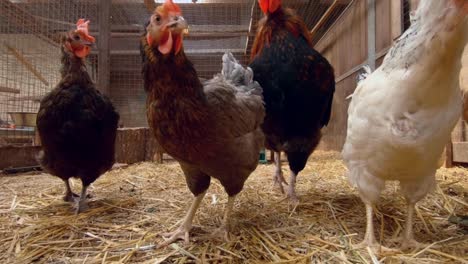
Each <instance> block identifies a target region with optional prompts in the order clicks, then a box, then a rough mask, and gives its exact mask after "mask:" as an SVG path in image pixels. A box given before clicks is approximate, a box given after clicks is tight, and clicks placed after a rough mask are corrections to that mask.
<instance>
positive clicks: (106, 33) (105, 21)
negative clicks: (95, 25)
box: [98, 0, 111, 94]
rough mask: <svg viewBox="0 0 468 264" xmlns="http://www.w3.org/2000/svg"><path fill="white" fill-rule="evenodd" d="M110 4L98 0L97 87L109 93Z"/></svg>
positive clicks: (109, 2)
mask: <svg viewBox="0 0 468 264" xmlns="http://www.w3.org/2000/svg"><path fill="white" fill-rule="evenodd" d="M110 6H111V0H101V1H99V11H98V14H99V41H98V52H99V53H98V89H99V90H100V91H101V92H102V93H103V94H109V84H110V49H109V46H110Z"/></svg>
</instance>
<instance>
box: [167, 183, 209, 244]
mask: <svg viewBox="0 0 468 264" xmlns="http://www.w3.org/2000/svg"><path fill="white" fill-rule="evenodd" d="M205 194H206V191H204V192H203V193H201V194H199V195H198V196H196V197H195V198H194V200H193V202H192V205H191V206H190V208H189V210H188V211H187V214H186V215H185V218H184V220H183V221H182V224H181V225H180V226H179V227H178V228H177V229H176V230H174V231H173V232H168V233H163V234H161V235H162V236H163V238H165V239H166V238H167V239H166V240H165V241H164V242H163V243H161V244H159V246H158V248H161V247H166V246H168V245H169V244H171V243H173V242H175V241H177V240H179V239H181V240H184V242H185V243H186V244H188V243H189V238H190V234H189V232H190V229H192V221H193V217H194V216H195V213H196V212H197V209H198V207H200V203H201V201H202V200H203V197H205Z"/></svg>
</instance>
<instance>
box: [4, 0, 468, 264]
mask: <svg viewBox="0 0 468 264" xmlns="http://www.w3.org/2000/svg"><path fill="white" fill-rule="evenodd" d="M162 2H163V1H162V0H101V1H97V0H0V189H1V191H0V192H1V195H0V196H1V197H0V226H1V228H0V241H1V243H0V251H1V252H2V253H0V262H2V263H32V262H35V263H36V262H37V263H323V262H326V263H380V262H382V263H441V262H442V263H466V262H467V261H468V258H467V257H466V256H467V252H466V251H467V248H468V237H467V236H466V234H467V224H466V223H465V222H462V221H461V220H458V219H457V215H462V216H463V215H464V216H466V215H467V214H468V200H467V197H468V189H467V188H468V178H467V177H466V176H467V175H468V171H467V170H466V169H465V168H464V167H463V166H464V165H465V164H466V163H468V155H467V154H465V153H468V149H467V148H468V145H467V144H466V142H465V141H466V137H467V135H468V134H467V132H466V128H465V123H464V122H463V121H462V120H460V122H459V123H458V124H457V126H456V127H455V129H454V131H453V133H452V140H451V141H450V142H447V147H446V151H445V153H444V157H443V160H444V162H443V164H444V166H443V167H444V168H441V169H439V170H438V172H437V181H438V187H437V189H436V190H435V191H434V193H433V194H430V195H429V196H428V197H427V198H426V199H425V200H424V201H423V202H422V203H421V204H420V205H419V207H418V211H417V214H418V217H417V219H416V220H415V232H416V233H417V234H418V235H417V236H418V237H417V238H418V239H420V240H421V241H423V242H427V243H428V244H427V247H426V248H423V249H421V250H418V251H413V252H409V253H408V252H393V253H389V254H387V255H379V256H376V255H374V254H373V253H372V252H370V251H368V250H366V249H364V250H357V249H354V248H353V246H352V241H357V240H359V239H361V237H362V235H363V230H364V229H365V208H364V206H363V205H362V202H361V200H360V199H359V195H358V194H357V192H356V191H355V190H353V189H352V188H351V187H350V186H349V185H348V183H347V179H346V169H345V166H344V165H343V162H342V161H341V156H340V154H339V152H340V151H341V149H342V146H343V144H344V141H345V137H346V126H347V109H348V104H349V100H348V99H347V98H348V96H349V95H350V94H352V93H353V91H354V89H355V88H356V77H357V75H358V74H359V73H360V69H361V67H362V66H364V65H370V66H371V68H372V69H375V68H376V67H378V66H379V65H380V64H381V63H382V61H383V58H384V57H385V55H386V54H387V52H388V51H389V49H390V47H391V45H392V44H393V42H394V40H395V39H397V38H398V37H399V36H400V35H401V34H402V33H403V32H404V30H405V29H407V28H408V27H409V23H410V11H412V10H414V9H415V8H416V6H417V3H418V2H419V1H417V0H398V1H394V0H284V1H283V5H284V6H287V7H289V8H292V9H294V10H296V12H297V14H299V15H300V16H301V17H302V18H303V19H304V21H305V23H306V25H307V27H308V29H310V31H311V34H312V40H313V44H314V47H315V49H316V50H318V51H319V52H320V53H322V54H323V55H324V56H325V57H326V58H327V59H328V60H329V61H330V63H331V64H332V66H333V67H334V70H335V77H336V80H335V81H336V92H335V97H334V102H333V103H334V105H333V111H332V120H331V121H330V124H329V126H327V127H326V128H324V130H323V133H324V137H323V139H322V142H321V144H320V146H319V150H318V151H316V152H315V153H314V154H313V155H312V156H311V157H310V160H309V163H308V164H307V166H306V169H305V170H304V172H303V173H302V175H301V176H300V177H299V178H298V183H297V185H298V194H299V196H300V198H301V203H300V204H299V205H291V204H289V203H288V201H287V200H285V199H284V195H282V194H281V193H279V192H278V191H277V190H275V189H274V188H273V187H270V183H271V176H272V175H273V171H274V167H273V164H271V163H270V162H271V161H272V158H271V157H270V156H271V155H267V157H266V158H265V160H264V161H265V164H261V165H260V166H259V168H258V169H257V170H256V171H255V172H254V174H253V175H252V176H251V178H249V180H248V182H247V183H246V188H245V190H244V191H243V192H242V194H241V197H240V198H239V201H238V202H237V203H236V206H235V208H236V212H235V215H236V218H237V219H241V220H237V221H236V222H235V226H236V229H235V231H234V237H233V239H232V240H231V241H229V242H224V241H219V240H217V239H213V238H211V237H209V233H210V230H211V229H214V228H215V227H217V226H218V225H219V223H220V222H221V218H222V212H223V211H222V209H223V205H224V204H225V203H226V201H227V197H226V195H225V193H224V192H223V189H222V186H221V185H219V184H218V183H216V182H213V184H212V187H211V188H210V190H209V193H208V194H207V197H206V198H205V201H204V202H203V203H202V208H201V209H200V210H199V212H198V214H197V217H196V220H195V221H196V223H195V232H194V235H193V236H194V238H195V242H192V243H191V244H189V245H185V244H183V243H182V242H181V243H178V244H171V246H170V247H167V248H163V249H159V248H157V244H158V243H160V242H161V241H163V240H162V238H160V236H159V234H160V233H161V232H162V231H167V230H169V229H171V228H173V227H174V226H175V224H176V222H177V221H178V220H179V219H180V218H181V217H182V216H183V215H184V213H185V209H186V208H187V207H188V206H189V201H190V199H191V193H190V192H189V191H188V190H187V188H186V186H185V180H184V177H183V173H182V171H181V170H180V168H179V166H178V164H177V162H175V161H174V160H173V159H172V158H171V157H170V156H168V155H164V159H163V161H162V163H161V164H160V163H159V162H154V159H155V156H154V154H155V153H157V152H158V149H157V148H158V147H157V144H156V143H155V141H154V138H153V135H152V133H151V132H150V130H149V128H148V124H147V117H146V105H145V103H146V94H145V91H144V89H143V79H142V75H141V67H142V63H141V57H140V51H139V42H140V38H141V36H142V33H143V27H144V25H145V23H146V22H147V21H148V18H149V16H150V14H151V13H152V11H153V10H154V8H155V7H156V6H157V5H159V4H161V3H162ZM174 2H176V3H178V4H179V5H180V7H181V9H182V12H183V14H184V18H185V19H186V20H187V21H188V23H189V25H190V27H189V32H188V34H187V35H186V36H185V40H184V48H185V52H186V53H187V54H188V57H189V59H190V60H192V62H193V63H194V65H195V68H196V70H197V72H198V74H199V77H200V78H201V79H209V78H212V77H213V75H214V74H216V73H219V72H220V70H221V57H222V55H223V54H224V53H225V52H226V51H230V52H232V53H233V54H234V56H235V57H236V58H237V59H238V60H239V61H240V62H241V63H242V64H244V65H247V64H248V63H249V57H250V52H251V48H252V44H253V41H254V38H255V32H256V30H257V23H258V21H259V20H260V19H261V18H262V16H263V14H262V12H261V10H260V8H259V5H258V2H257V0H174ZM78 18H86V19H89V20H91V25H90V34H91V35H92V36H94V37H95V38H96V39H97V43H96V46H95V47H94V48H93V51H92V53H91V55H90V56H88V58H87V60H86V64H87V70H88V72H89V73H90V75H91V77H92V79H93V81H94V82H95V83H96V85H97V87H98V89H99V90H100V91H101V92H102V93H104V94H106V95H108V96H109V98H110V99H111V100H112V102H113V104H114V105H115V107H116V109H117V110H118V112H119V114H120V123H119V127H120V128H119V130H118V135H117V142H116V159H117V163H118V166H116V167H115V169H113V170H112V171H110V172H108V173H106V174H105V175H104V176H102V177H101V178H100V179H99V180H98V181H97V182H96V183H95V184H94V185H93V190H92V191H91V195H92V197H91V203H90V207H91V209H90V210H89V211H88V212H86V213H84V214H81V215H79V216H75V215H74V214H73V212H71V211H70V209H69V208H68V207H67V206H66V204H65V203H64V202H63V201H62V200H61V199H60V195H61V191H62V187H63V186H62V185H63V184H62V182H61V181H60V180H57V179H56V178H54V177H52V176H50V175H47V174H46V173H44V172H41V171H40V170H39V168H38V164H37V161H36V156H37V154H38V152H39V151H40V149H41V143H40V141H39V140H38V137H37V133H36V128H35V125H36V115H37V111H38V109H39V104H40V101H41V100H42V98H43V97H44V96H45V95H46V94H47V93H48V92H49V91H51V90H52V89H53V88H54V87H55V86H56V84H57V83H58V82H59V80H60V72H59V69H60V45H61V44H60V37H61V35H62V34H63V33H64V32H66V31H68V30H70V29H72V28H74V27H75V22H76V20H77V19H78ZM465 54H466V55H465V57H466V59H465V60H466V61H467V63H466V65H467V67H468V54H467V52H465ZM286 162H287V160H286V159H284V160H283V163H285V164H286ZM441 164H442V163H441ZM284 167H285V169H286V168H287V166H284ZM285 173H286V170H285ZM79 185H80V184H79V183H78V182H74V183H73V184H72V187H73V188H79ZM388 189H390V191H387V192H385V193H384V195H383V198H382V203H380V204H379V205H378V213H377V217H376V223H378V224H379V225H380V224H382V227H381V230H380V234H381V239H382V238H384V237H385V238H386V239H388V238H396V237H397V236H398V235H399V234H400V233H401V229H402V226H403V225H404V214H403V212H404V211H405V205H404V202H403V201H402V199H401V198H399V197H396V196H395V195H394V193H395V190H396V189H397V185H394V184H392V185H390V187H389V188H388ZM213 216H216V217H213ZM464 221H466V220H464ZM383 223H386V224H385V225H383ZM434 241H435V242H434ZM431 243H432V244H431ZM379 261H380V262H379Z"/></svg>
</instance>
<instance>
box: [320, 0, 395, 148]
mask: <svg viewBox="0 0 468 264" xmlns="http://www.w3.org/2000/svg"><path fill="white" fill-rule="evenodd" d="M367 9H368V8H367V1H366V0H357V1H354V2H353V3H352V4H351V5H350V6H349V7H348V9H347V10H346V11H345V12H344V13H343V15H342V16H341V17H340V18H339V19H338V20H337V22H336V23H335V24H334V25H333V26H332V27H331V28H330V30H329V31H328V32H327V33H326V34H325V35H324V37H323V38H322V39H321V40H320V41H319V42H318V43H317V45H316V46H315V48H316V49H317V50H318V51H319V52H321V53H322V54H323V55H324V56H325V57H326V58H327V59H328V60H329V61H330V63H331V64H332V65H333V67H334V69H335V79H336V92H335V96H334V102H333V104H334V105H333V111H332V118H331V121H330V124H329V126H328V127H327V128H326V129H325V130H324V138H323V141H322V144H321V148H323V149H332V150H338V151H341V148H342V147H343V144H344V140H345V137H346V128H347V116H348V114H347V111H348V105H349V101H350V100H349V99H346V97H347V96H349V95H350V94H352V93H353V91H354V89H355V88H356V75H357V74H358V73H359V69H360V67H361V66H362V65H364V64H366V63H367V55H368V43H367V31H368V29H367V15H368V14H367ZM401 11H402V2H401V1H398V0H376V5H375V12H376V41H375V47H376V57H377V59H376V61H377V65H380V63H381V61H382V59H383V57H384V56H385V54H386V52H387V51H388V49H389V48H390V46H391V45H392V42H393V40H394V39H395V38H397V37H398V36H400V34H401V33H402V12H401Z"/></svg>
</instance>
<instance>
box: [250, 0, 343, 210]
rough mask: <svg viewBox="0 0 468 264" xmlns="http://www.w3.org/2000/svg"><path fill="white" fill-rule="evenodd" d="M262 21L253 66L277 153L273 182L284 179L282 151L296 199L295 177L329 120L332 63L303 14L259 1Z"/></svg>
mask: <svg viewBox="0 0 468 264" xmlns="http://www.w3.org/2000/svg"><path fill="white" fill-rule="evenodd" d="M259 4H260V7H261V8H262V11H263V12H264V13H265V15H266V16H265V17H264V18H263V19H262V20H260V22H259V28H258V31H257V35H256V38H255V42H254V45H253V48H252V56H251V59H252V62H251V64H250V67H251V68H252V69H253V71H254V79H255V80H256V81H257V82H258V83H260V85H261V86H262V88H263V96H264V100H265V108H266V117H265V121H264V123H263V125H262V128H263V132H264V133H265V136H266V147H267V148H268V149H271V150H273V151H275V152H277V155H275V157H276V158H275V161H276V166H277V170H276V174H275V176H274V182H275V183H277V184H279V185H280V188H281V191H282V192H284V191H283V187H282V183H283V182H284V183H286V181H285V180H284V178H283V174H282V171H281V162H280V155H279V154H280V151H284V152H285V153H286V155H287V157H288V161H289V168H290V169H291V179H290V184H289V190H288V196H289V197H290V198H291V200H293V201H295V202H297V197H296V194H295V189H294V186H295V182H296V176H297V174H298V173H299V172H300V171H301V170H303V169H304V167H305V164H306V162H307V159H308V158H309V155H310V154H311V153H312V152H313V151H314V149H315V148H316V146H317V145H318V143H319V142H320V138H321V131H320V130H321V128H322V127H324V126H326V125H327V124H328V122H329V120H330V115H331V108H332V101H333V94H334V92H335V77H334V73H333V68H332V66H331V65H330V64H329V62H328V61H327V60H326V59H325V58H324V57H322V56H321V55H320V54H319V53H318V52H317V51H315V50H314V49H313V48H312V41H311V36H310V33H309V31H308V29H307V27H306V25H305V24H304V22H303V21H302V19H301V18H300V17H298V16H297V15H296V14H295V13H294V12H293V11H292V10H290V9H283V8H282V7H281V1H280V0H259Z"/></svg>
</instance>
